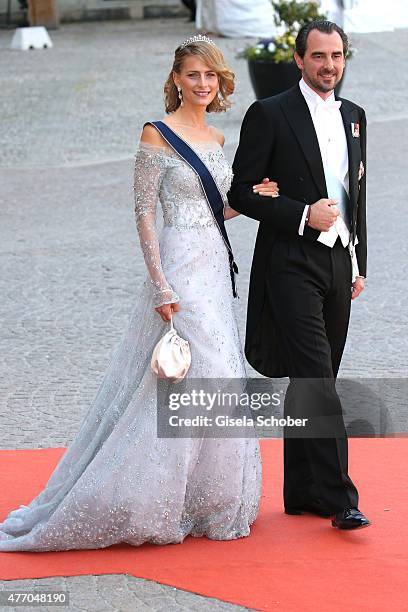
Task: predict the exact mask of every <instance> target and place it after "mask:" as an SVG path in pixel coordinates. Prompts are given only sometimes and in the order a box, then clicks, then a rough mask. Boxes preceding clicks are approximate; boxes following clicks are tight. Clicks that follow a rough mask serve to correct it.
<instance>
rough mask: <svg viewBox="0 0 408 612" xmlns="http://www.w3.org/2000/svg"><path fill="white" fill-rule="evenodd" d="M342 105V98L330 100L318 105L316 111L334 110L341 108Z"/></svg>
mask: <svg viewBox="0 0 408 612" xmlns="http://www.w3.org/2000/svg"><path fill="white" fill-rule="evenodd" d="M340 106H341V100H330V101H329V102H321V103H319V104H317V106H316V113H318V112H321V111H328V112H331V111H334V110H339V108H340Z"/></svg>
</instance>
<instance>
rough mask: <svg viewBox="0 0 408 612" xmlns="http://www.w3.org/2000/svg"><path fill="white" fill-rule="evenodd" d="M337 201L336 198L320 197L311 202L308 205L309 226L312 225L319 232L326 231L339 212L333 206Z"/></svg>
mask: <svg viewBox="0 0 408 612" xmlns="http://www.w3.org/2000/svg"><path fill="white" fill-rule="evenodd" d="M337 203H338V202H337V200H329V199H327V198H322V199H321V200H319V201H318V202H315V203H314V204H312V205H311V207H310V216H309V223H308V225H309V227H313V229H316V230H319V231H320V232H328V231H329V229H330V228H331V226H332V225H333V224H334V222H335V221H336V218H337V217H338V216H339V214H340V212H339V210H338V209H337V207H336V206H335V205H336V204H337Z"/></svg>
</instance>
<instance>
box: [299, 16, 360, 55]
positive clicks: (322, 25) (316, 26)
mask: <svg viewBox="0 0 408 612" xmlns="http://www.w3.org/2000/svg"><path fill="white" fill-rule="evenodd" d="M312 30H319V32H323V33H324V34H331V33H332V32H337V34H339V35H340V38H341V40H342V41H343V53H344V57H346V56H347V52H348V48H349V40H348V37H347V34H346V33H345V32H344V30H342V28H341V27H340V26H338V25H337V23H333V21H326V20H324V19H316V20H315V21H310V22H309V23H305V25H304V26H302V27H301V28H300V30H299V33H298V35H297V37H296V52H297V54H298V55H299V56H300V57H304V56H305V53H306V48H307V38H308V36H309V34H310V32H312Z"/></svg>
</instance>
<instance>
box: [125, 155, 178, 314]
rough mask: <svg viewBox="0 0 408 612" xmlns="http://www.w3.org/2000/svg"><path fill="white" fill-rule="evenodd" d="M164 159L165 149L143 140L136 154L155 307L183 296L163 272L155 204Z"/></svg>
mask: <svg viewBox="0 0 408 612" xmlns="http://www.w3.org/2000/svg"><path fill="white" fill-rule="evenodd" d="M165 162H166V158H165V155H164V152H163V149H160V148H159V147H153V146H147V145H146V144H144V143H140V145H139V149H138V151H137V153H136V155H135V169H134V183H133V189H134V199H135V218H136V226H137V231H138V233H139V239H140V246H141V248H142V252H143V257H144V260H145V263H146V266H147V269H148V272H149V275H150V280H151V283H152V284H153V286H154V306H155V308H157V307H158V306H162V305H163V304H171V303H174V302H178V301H179V299H180V298H179V296H178V295H177V293H176V292H175V291H173V289H172V287H171V286H170V285H169V283H168V282H167V281H166V278H165V276H164V273H163V269H162V262H161V259H160V249H159V241H158V237H157V231H156V208H157V202H158V199H159V191H160V185H161V182H162V180H163V176H164V173H165Z"/></svg>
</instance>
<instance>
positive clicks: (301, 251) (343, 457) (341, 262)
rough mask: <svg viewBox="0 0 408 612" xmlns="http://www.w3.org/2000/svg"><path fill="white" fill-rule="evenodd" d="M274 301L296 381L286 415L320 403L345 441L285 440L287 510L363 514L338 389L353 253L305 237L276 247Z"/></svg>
mask: <svg viewBox="0 0 408 612" xmlns="http://www.w3.org/2000/svg"><path fill="white" fill-rule="evenodd" d="M266 295H267V301H268V305H269V308H270V309H271V315H272V316H273V318H274V321H275V324H276V326H277V328H278V333H279V340H280V343H281V346H282V349H283V350H282V354H283V355H284V359H285V361H286V367H287V371H288V372H289V377H290V385H289V387H288V392H287V394H286V398H285V414H291V415H292V416H307V414H308V408H310V406H311V404H312V403H315V404H316V405H318V406H319V409H320V410H321V413H322V414H323V415H326V416H333V415H336V418H337V419H340V422H341V424H342V433H343V435H340V436H339V434H338V431H339V430H338V429H337V430H336V433H335V435H334V436H333V437H327V436H326V437H307V436H304V435H303V437H302V433H300V434H298V437H287V435H286V432H285V439H284V503H285V507H295V508H296V507H302V506H304V505H305V504H308V503H310V502H312V501H317V502H318V503H320V504H321V506H322V507H324V508H325V509H326V510H328V511H330V512H338V511H340V510H342V509H344V508H349V507H355V506H358V493H357V489H356V487H355V486H354V484H353V482H352V481H351V479H350V477H349V475H348V448H347V446H348V445H347V435H346V431H345V428H344V422H343V416H342V409H341V403H340V399H339V397H338V395H337V392H336V389H335V378H336V376H337V373H338V370H339V366H340V361H341V357H342V354H343V349H344V345H345V342H346V336H347V329H348V324H349V317H350V305H351V258H350V255H349V252H348V249H347V248H344V247H343V245H342V243H341V241H340V239H339V238H338V239H337V241H336V243H335V245H334V247H333V248H329V247H327V246H325V245H323V244H321V243H319V242H310V241H308V240H306V239H304V238H302V237H300V236H299V237H297V236H296V237H290V236H285V235H280V236H279V238H278V240H277V241H276V242H275V244H274V246H273V247H272V252H271V259H270V263H269V266H268V273H267V280H266ZM305 379H308V380H307V381H305ZM300 383H302V386H301V392H300V393H299V392H296V391H297V390H298V391H299V389H298V387H299V384H300ZM305 383H306V384H307V385H308V387H307V389H308V391H307V393H304V388H305ZM322 388H323V390H324V391H323V393H322ZM312 397H314V398H315V399H316V402H312V401H311V398H312ZM302 398H303V404H302ZM295 404H296V405H295ZM314 408H315V406H314ZM294 411H295V413H296V414H293V412H294ZM301 413H302V414H301Z"/></svg>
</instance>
